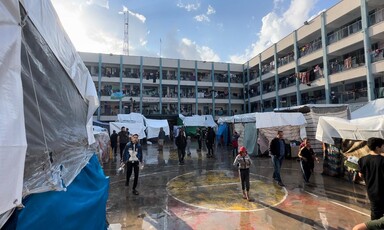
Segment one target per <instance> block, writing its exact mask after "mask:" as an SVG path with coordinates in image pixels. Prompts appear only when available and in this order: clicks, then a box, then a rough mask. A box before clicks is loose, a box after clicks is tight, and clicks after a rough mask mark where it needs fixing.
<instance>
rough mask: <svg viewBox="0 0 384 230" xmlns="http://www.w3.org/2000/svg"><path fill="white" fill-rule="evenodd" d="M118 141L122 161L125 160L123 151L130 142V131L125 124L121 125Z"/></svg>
mask: <svg viewBox="0 0 384 230" xmlns="http://www.w3.org/2000/svg"><path fill="white" fill-rule="evenodd" d="M117 142H118V143H119V148H120V161H121V162H123V151H124V148H125V146H126V145H127V143H128V142H129V132H127V131H126V129H125V127H124V126H123V127H121V131H120V132H119V133H118V134H117Z"/></svg>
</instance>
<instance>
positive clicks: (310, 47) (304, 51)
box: [299, 39, 323, 57]
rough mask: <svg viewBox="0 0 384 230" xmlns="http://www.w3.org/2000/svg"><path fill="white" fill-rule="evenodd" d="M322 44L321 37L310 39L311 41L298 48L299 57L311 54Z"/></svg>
mask: <svg viewBox="0 0 384 230" xmlns="http://www.w3.org/2000/svg"><path fill="white" fill-rule="evenodd" d="M322 47H323V46H322V43H321V39H320V40H316V41H312V42H311V43H309V44H307V45H305V46H303V47H301V48H300V50H299V52H300V57H304V56H306V55H308V54H311V53H313V52H315V51H317V50H319V49H321V48H322Z"/></svg>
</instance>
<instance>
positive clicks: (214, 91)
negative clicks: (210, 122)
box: [211, 62, 216, 119]
mask: <svg viewBox="0 0 384 230" xmlns="http://www.w3.org/2000/svg"><path fill="white" fill-rule="evenodd" d="M211 80H212V116H213V119H215V115H216V114H215V110H216V104H215V95H216V90H215V63H213V62H212V70H211Z"/></svg>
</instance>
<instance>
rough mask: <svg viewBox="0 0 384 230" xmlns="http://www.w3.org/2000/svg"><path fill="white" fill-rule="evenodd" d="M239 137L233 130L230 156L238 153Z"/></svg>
mask: <svg viewBox="0 0 384 230" xmlns="http://www.w3.org/2000/svg"><path fill="white" fill-rule="evenodd" d="M239 137H240V135H239V134H238V133H237V132H236V131H234V132H233V135H232V156H233V157H235V156H236V155H237V154H239V152H238V148H239Z"/></svg>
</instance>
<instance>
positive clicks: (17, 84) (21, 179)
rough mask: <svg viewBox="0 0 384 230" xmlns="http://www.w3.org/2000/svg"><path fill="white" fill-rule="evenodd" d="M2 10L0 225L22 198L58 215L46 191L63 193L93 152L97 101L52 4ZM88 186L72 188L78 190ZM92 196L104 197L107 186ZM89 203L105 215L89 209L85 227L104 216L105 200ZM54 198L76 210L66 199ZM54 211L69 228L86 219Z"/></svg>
mask: <svg viewBox="0 0 384 230" xmlns="http://www.w3.org/2000/svg"><path fill="white" fill-rule="evenodd" d="M0 12H1V14H0V34H1V35H2V36H1V37H0V72H1V74H0V95H1V98H2V100H0V107H1V110H0V162H1V165H2V166H1V167H0V194H1V199H0V220H1V221H0V227H1V226H3V224H4V221H6V219H7V217H9V214H10V213H11V212H12V210H13V208H15V207H16V206H20V205H21V204H22V203H24V200H23V198H25V197H26V196H28V198H29V199H33V197H34V196H35V195H36V193H39V194H38V196H40V197H41V198H42V200H44V202H45V203H46V204H50V205H52V207H56V210H55V211H51V212H49V213H47V214H46V216H45V217H46V218H51V217H52V216H53V215H54V214H55V213H57V211H58V209H60V208H59V206H56V202H55V201H53V200H51V199H50V197H49V196H48V195H47V194H48V193H47V192H48V191H64V190H65V189H68V187H69V186H70V185H71V183H72V182H73V181H74V180H75V179H76V178H77V176H78V175H79V173H80V172H81V171H82V169H83V168H84V166H86V165H87V164H88V163H89V161H90V159H91V157H92V156H93V154H94V149H92V148H90V147H89V145H90V144H92V143H93V142H94V136H93V132H92V115H93V113H94V112H95V110H96V108H97V107H98V105H99V102H98V97H97V93H96V89H95V85H94V83H93V80H92V78H91V76H90V74H89V72H88V70H87V68H86V67H85V65H84V63H83V62H82V60H81V58H80V56H79V55H78V53H77V52H76V50H75V48H74V47H73V45H72V44H71V42H70V39H69V38H68V36H67V35H66V33H65V32H64V31H63V29H62V26H61V24H60V22H59V20H58V17H57V15H56V13H55V10H54V8H53V6H52V4H51V2H50V1H42V0H37V1H32V2H31V1H15V0H13V1H3V2H2V3H1V4H0ZM97 173H100V172H97ZM100 178H102V180H103V181H105V177H104V176H103V175H102V176H100V177H99V178H92V180H93V181H92V182H93V183H97V180H99V179H100ZM86 183H87V182H86V181H84V183H79V184H78V186H79V189H82V191H83V192H84V193H86V192H87V191H88V189H89V188H88V187H87V186H86ZM43 192H44V193H43ZM98 192H100V194H101V193H107V192H108V188H104V189H100V190H98ZM57 194H58V195H59V194H64V192H62V193H57ZM36 196H37V195H36ZM93 198H94V199H97V202H94V203H89V206H88V208H89V209H93V208H95V209H96V208H99V209H103V211H102V212H101V213H100V212H87V220H86V221H89V222H92V221H97V220H100V219H105V207H106V199H104V197H103V198H102V196H94V197H93ZM60 200H61V201H62V202H67V203H68V204H70V206H71V207H72V208H73V209H78V208H79V206H77V203H76V202H75V201H74V200H71V199H69V197H68V196H66V197H65V196H62V199H60ZM95 204H97V205H96V206H97V207H96V206H95ZM24 205H25V209H28V208H30V207H28V205H29V204H28V203H24ZM82 210H83V209H82ZM60 211H61V215H60V218H62V219H67V220H68V222H67V223H66V224H68V226H70V225H71V222H72V223H74V222H79V221H81V222H83V221H85V220H83V219H82V218H68V216H67V215H70V214H69V213H68V212H66V210H62V209H60ZM40 212H43V209H35V210H34V212H33V214H31V215H30V216H39V214H40ZM30 216H29V217H30ZM3 217H5V218H3ZM72 217H73V216H72ZM15 224H17V223H15ZM57 224H58V223H56V222H54V221H53V222H51V225H50V226H49V227H50V228H60V227H62V226H60V225H57ZM27 227H29V226H27Z"/></svg>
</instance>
